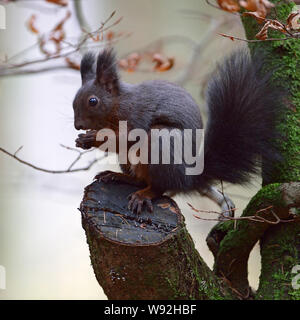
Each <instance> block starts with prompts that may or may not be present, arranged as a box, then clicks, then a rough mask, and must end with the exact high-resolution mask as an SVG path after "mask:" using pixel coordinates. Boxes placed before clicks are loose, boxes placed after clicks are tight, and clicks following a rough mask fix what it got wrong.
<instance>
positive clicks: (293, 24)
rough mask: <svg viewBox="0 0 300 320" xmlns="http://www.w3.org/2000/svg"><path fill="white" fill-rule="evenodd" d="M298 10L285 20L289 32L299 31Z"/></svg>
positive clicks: (299, 19)
mask: <svg viewBox="0 0 300 320" xmlns="http://www.w3.org/2000/svg"><path fill="white" fill-rule="evenodd" d="M299 22H300V10H298V11H297V12H292V13H290V15H289V16H288V18H287V27H288V28H289V29H290V30H298V29H300V23H299Z"/></svg>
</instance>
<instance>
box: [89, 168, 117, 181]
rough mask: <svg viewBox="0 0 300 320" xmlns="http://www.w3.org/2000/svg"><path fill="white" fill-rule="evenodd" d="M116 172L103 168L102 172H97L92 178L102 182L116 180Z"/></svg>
mask: <svg viewBox="0 0 300 320" xmlns="http://www.w3.org/2000/svg"><path fill="white" fill-rule="evenodd" d="M115 178H116V172H113V171H110V170H105V171H103V172H100V173H98V174H97V175H96V176H95V177H94V180H101V181H102V182H104V183H107V182H110V181H114V180H116V179H115Z"/></svg>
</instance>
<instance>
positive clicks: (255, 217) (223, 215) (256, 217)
mask: <svg viewBox="0 0 300 320" xmlns="http://www.w3.org/2000/svg"><path fill="white" fill-rule="evenodd" d="M188 205H189V206H190V207H191V209H192V210H193V211H195V212H197V213H212V214H215V215H217V216H218V217H217V218H203V217H200V216H199V215H195V214H194V215H193V216H194V217H195V218H197V219H200V220H205V221H220V220H222V221H226V220H233V221H238V220H249V221H253V222H265V223H269V224H278V223H280V222H294V221H296V220H298V219H297V218H293V219H289V220H283V219H280V218H279V217H278V215H277V214H276V213H275V212H274V210H272V208H273V206H269V207H266V208H263V209H260V210H258V211H257V212H256V213H255V214H254V215H252V216H243V217H230V216H227V215H226V213H228V212H229V211H232V210H226V211H222V212H218V211H212V210H200V209H196V208H194V207H193V206H192V205H191V204H190V203H188ZM233 210H236V208H235V209H233ZM267 211H269V212H271V213H272V215H273V217H274V218H275V221H272V220H268V219H265V218H264V217H263V216H261V215H258V214H260V213H262V212H267Z"/></svg>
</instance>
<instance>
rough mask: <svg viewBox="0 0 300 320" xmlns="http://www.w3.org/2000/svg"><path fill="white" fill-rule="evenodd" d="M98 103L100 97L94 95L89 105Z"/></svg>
mask: <svg viewBox="0 0 300 320" xmlns="http://www.w3.org/2000/svg"><path fill="white" fill-rule="evenodd" d="M97 104H98V99H97V98H96V97H92V98H90V99H89V105H90V106H91V107H95V106H96V105H97Z"/></svg>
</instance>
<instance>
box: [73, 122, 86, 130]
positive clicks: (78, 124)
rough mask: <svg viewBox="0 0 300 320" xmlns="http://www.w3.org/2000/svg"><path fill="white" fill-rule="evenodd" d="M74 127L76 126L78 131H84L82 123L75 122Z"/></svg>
mask: <svg viewBox="0 0 300 320" xmlns="http://www.w3.org/2000/svg"><path fill="white" fill-rule="evenodd" d="M74 126H75V129H76V130H82V129H83V128H84V127H83V125H82V123H80V122H76V121H75V123H74Z"/></svg>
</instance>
